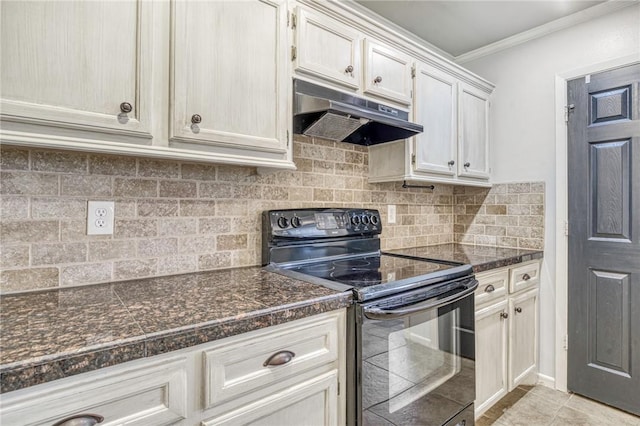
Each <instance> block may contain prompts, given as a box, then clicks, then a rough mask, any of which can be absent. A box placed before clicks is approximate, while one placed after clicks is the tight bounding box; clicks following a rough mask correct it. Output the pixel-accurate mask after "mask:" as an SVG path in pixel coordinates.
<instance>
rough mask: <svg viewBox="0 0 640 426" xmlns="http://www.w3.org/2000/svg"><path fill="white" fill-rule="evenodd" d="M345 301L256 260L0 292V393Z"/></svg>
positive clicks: (341, 295) (347, 302) (347, 297)
mask: <svg viewBox="0 0 640 426" xmlns="http://www.w3.org/2000/svg"><path fill="white" fill-rule="evenodd" d="M350 304H351V292H347V293H340V292H337V291H335V290H330V289H327V288H324V287H321V286H317V285H314V284H310V283H306V282H303V281H298V280H295V279H292V278H288V277H285V276H282V275H279V274H275V273H271V272H267V271H265V270H263V269H261V268H259V267H248V268H238V269H228V270H220V271H212V272H201V273H193V274H185V275H175V276H170V277H159V278H149V279H141V280H135V281H126V282H119V283H111V284H99V285H92V286H85V287H75V288H61V289H56V290H46V291H40V292H31V293H22V294H13V295H4V296H0V327H1V332H0V383H1V386H0V393H2V392H9V391H13V390H17V389H21V388H26V387H28V386H33V385H36V384H40V383H45V382H48V381H51V380H56V379H60V378H63V377H68V376H72V375H75V374H80V373H83V372H87V371H92V370H96V369H98V368H103V367H108V366H112V365H115V364H119V363H122V362H126V361H131V360H134V359H139V358H144V357H148V356H153V355H158V354H162V353H166V352H170V351H174V350H178V349H182V348H186V347H189V346H194V345H197V344H200V343H205V342H210V341H213V340H216V339H221V338H224V337H228V336H233V335H236V334H241V333H245V332H248V331H251V330H255V329H259V328H263V327H268V326H271V325H277V324H281V323H284V322H287V321H292V320H295V319H299V318H304V317H306V316H310V315H314V314H319V313H322V312H326V311H330V310H335V309H339V308H343V307H346V306H349V305H350Z"/></svg>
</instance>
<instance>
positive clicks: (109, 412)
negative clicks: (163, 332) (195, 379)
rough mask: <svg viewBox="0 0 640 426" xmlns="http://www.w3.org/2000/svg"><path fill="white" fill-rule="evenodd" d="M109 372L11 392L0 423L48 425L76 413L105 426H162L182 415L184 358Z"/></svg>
mask: <svg viewBox="0 0 640 426" xmlns="http://www.w3.org/2000/svg"><path fill="white" fill-rule="evenodd" d="M144 362H145V363H146V364H144V365H141V364H142V363H141V362H134V363H135V364H136V365H137V366H133V367H131V366H127V367H126V368H122V367H121V366H115V367H110V368H108V369H104V370H100V371H96V372H92V373H87V374H86V375H83V376H82V378H81V379H79V378H77V377H69V378H66V379H61V380H56V381H54V382H51V383H46V384H43V385H39V386H35V387H30V388H27V389H23V390H19V391H16V392H11V393H10V394H8V395H7V396H5V395H3V398H2V411H1V415H0V418H1V423H2V425H4V426H11V425H20V426H25V425H51V424H53V423H55V422H58V421H60V420H63V419H65V418H67V417H70V416H74V415H79V414H87V413H91V414H96V415H99V416H103V417H104V423H101V425H102V424H104V425H115V424H118V425H120V424H122V425H124V424H126V425H150V426H151V425H166V424H175V423H177V422H179V421H180V420H182V419H185V418H186V416H187V413H186V407H187V394H188V391H187V373H186V359H185V358H182V357H181V358H174V359H169V360H163V361H161V362H155V363H152V364H149V363H148V361H147V360H144Z"/></svg>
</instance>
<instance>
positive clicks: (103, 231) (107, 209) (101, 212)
mask: <svg viewBox="0 0 640 426" xmlns="http://www.w3.org/2000/svg"><path fill="white" fill-rule="evenodd" d="M114 219H115V203H114V202H113V201H89V203H88V205H87V235H112V234H113V222H114Z"/></svg>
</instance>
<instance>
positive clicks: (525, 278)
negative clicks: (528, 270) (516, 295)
mask: <svg viewBox="0 0 640 426" xmlns="http://www.w3.org/2000/svg"><path fill="white" fill-rule="evenodd" d="M530 279H531V276H530V275H529V274H524V275H523V276H522V280H523V281H529V280H530Z"/></svg>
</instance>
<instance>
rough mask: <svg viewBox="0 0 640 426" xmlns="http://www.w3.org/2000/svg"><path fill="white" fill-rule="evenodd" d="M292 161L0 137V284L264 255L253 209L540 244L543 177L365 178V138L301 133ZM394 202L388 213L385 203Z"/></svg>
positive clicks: (239, 262)
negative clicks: (98, 229) (245, 163)
mask: <svg viewBox="0 0 640 426" xmlns="http://www.w3.org/2000/svg"><path fill="white" fill-rule="evenodd" d="M293 149H294V161H295V163H296V166H297V167H298V170H296V171H275V172H273V173H269V174H258V173H257V171H256V169H255V168H252V167H240V166H226V165H208V164H195V163H187V162H177V161H170V160H153V159H142V158H134V157H124V156H108V155H98V154H86V153H77V152H70V151H49V150H41V149H26V148H16V147H9V146H2V148H1V150H0V170H1V171H0V173H1V175H0V195H1V199H0V217H1V219H2V220H1V227H0V270H1V273H0V291H2V292H10V291H21V290H29V289H35V288H46V287H55V286H67V285H78V284H89V283H99V282H106V281H115V280H126V279H131V278H141V277H151V276H160V275H170V274H176V273H185V272H194V271H202V270H211V269H219V268H228V267H236V266H247V265H259V264H260V261H261V259H260V238H261V237H260V226H261V225H260V223H261V222H260V214H261V212H262V211H263V210H268V209H274V208H299V207H315V206H327V207H329V206H355V207H367V208H376V209H379V210H380V213H381V215H382V219H383V229H384V230H383V234H382V236H381V238H382V246H383V248H386V249H391V248H402V247H414V246H421V245H433V244H439V243H448V242H454V241H455V242H464V243H476V244H484V245H499V246H507V247H523V248H524V247H526V248H542V247H543V237H542V235H543V212H544V197H543V193H544V184H542V183H517V184H500V185H494V186H493V188H491V189H490V190H488V189H477V188H463V187H453V186H448V185H436V188H435V190H433V191H431V190H426V189H403V188H402V187H401V184H399V183H385V184H369V183H368V182H367V173H368V154H367V148H365V147H360V146H357V145H351V144H344V143H335V142H328V141H324V140H319V139H311V138H306V137H299V138H297V139H296V140H295V141H294V146H293ZM88 200H101V201H115V232H114V235H102V236H101V235H91V236H88V235H86V216H87V201H88ZM389 204H394V205H396V210H397V217H396V223H395V224H388V223H387V217H386V212H387V205H389Z"/></svg>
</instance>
